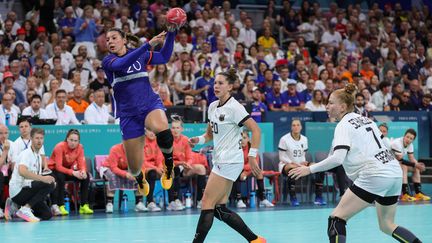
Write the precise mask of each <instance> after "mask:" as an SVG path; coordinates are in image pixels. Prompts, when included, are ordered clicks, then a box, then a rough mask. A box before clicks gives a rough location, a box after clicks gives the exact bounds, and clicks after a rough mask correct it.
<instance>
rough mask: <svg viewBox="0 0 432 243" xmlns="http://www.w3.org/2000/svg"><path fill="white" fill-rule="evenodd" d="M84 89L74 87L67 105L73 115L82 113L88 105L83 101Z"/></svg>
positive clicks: (77, 86)
mask: <svg viewBox="0 0 432 243" xmlns="http://www.w3.org/2000/svg"><path fill="white" fill-rule="evenodd" d="M83 93H84V88H83V87H82V86H79V85H75V87H74V91H73V97H72V98H71V99H70V100H69V101H68V103H67V105H68V106H70V107H72V109H73V111H74V112H75V113H84V112H85V110H86V109H87V107H88V106H89V103H88V102H87V101H85V100H84V99H83Z"/></svg>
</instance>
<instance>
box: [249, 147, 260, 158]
mask: <svg viewBox="0 0 432 243" xmlns="http://www.w3.org/2000/svg"><path fill="white" fill-rule="evenodd" d="M257 154H258V149H256V148H251V149H250V150H249V154H248V157H254V158H255V157H256V156H257Z"/></svg>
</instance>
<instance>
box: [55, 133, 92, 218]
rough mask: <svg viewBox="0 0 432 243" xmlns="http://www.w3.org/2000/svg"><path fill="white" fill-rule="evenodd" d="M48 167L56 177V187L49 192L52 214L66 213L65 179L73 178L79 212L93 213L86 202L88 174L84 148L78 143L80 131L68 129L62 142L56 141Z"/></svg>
mask: <svg viewBox="0 0 432 243" xmlns="http://www.w3.org/2000/svg"><path fill="white" fill-rule="evenodd" d="M48 167H49V169H51V170H52V171H53V175H54V176H55V178H56V183H57V186H56V189H55V191H54V192H53V193H52V194H51V200H52V208H51V210H52V212H53V214H54V215H68V214H69V212H68V211H67V210H66V209H65V206H64V187H65V181H69V180H73V181H77V182H79V184H80V200H81V206H80V209H79V212H80V214H93V210H91V209H90V207H89V204H88V190H89V182H90V179H89V177H90V174H89V173H88V172H87V165H86V160H85V157H84V148H83V146H82V145H81V144H80V133H79V132H78V130H76V129H70V130H69V131H68V133H67V135H66V139H65V141H63V142H60V143H58V144H57V145H56V146H55V147H54V150H53V152H52V155H51V157H50V159H49V162H48Z"/></svg>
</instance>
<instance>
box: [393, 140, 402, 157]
mask: <svg viewBox="0 0 432 243" xmlns="http://www.w3.org/2000/svg"><path fill="white" fill-rule="evenodd" d="M399 141H400V139H395V140H394V141H393V143H391V149H392V151H393V152H394V153H395V154H396V155H397V156H404V154H403V147H402V144H401V143H400V142H399Z"/></svg>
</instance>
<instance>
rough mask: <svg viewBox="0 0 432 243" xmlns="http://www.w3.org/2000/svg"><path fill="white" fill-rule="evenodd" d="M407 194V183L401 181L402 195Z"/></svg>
mask: <svg viewBox="0 0 432 243" xmlns="http://www.w3.org/2000/svg"><path fill="white" fill-rule="evenodd" d="M404 194H408V184H406V183H403V184H402V195H404Z"/></svg>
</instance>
